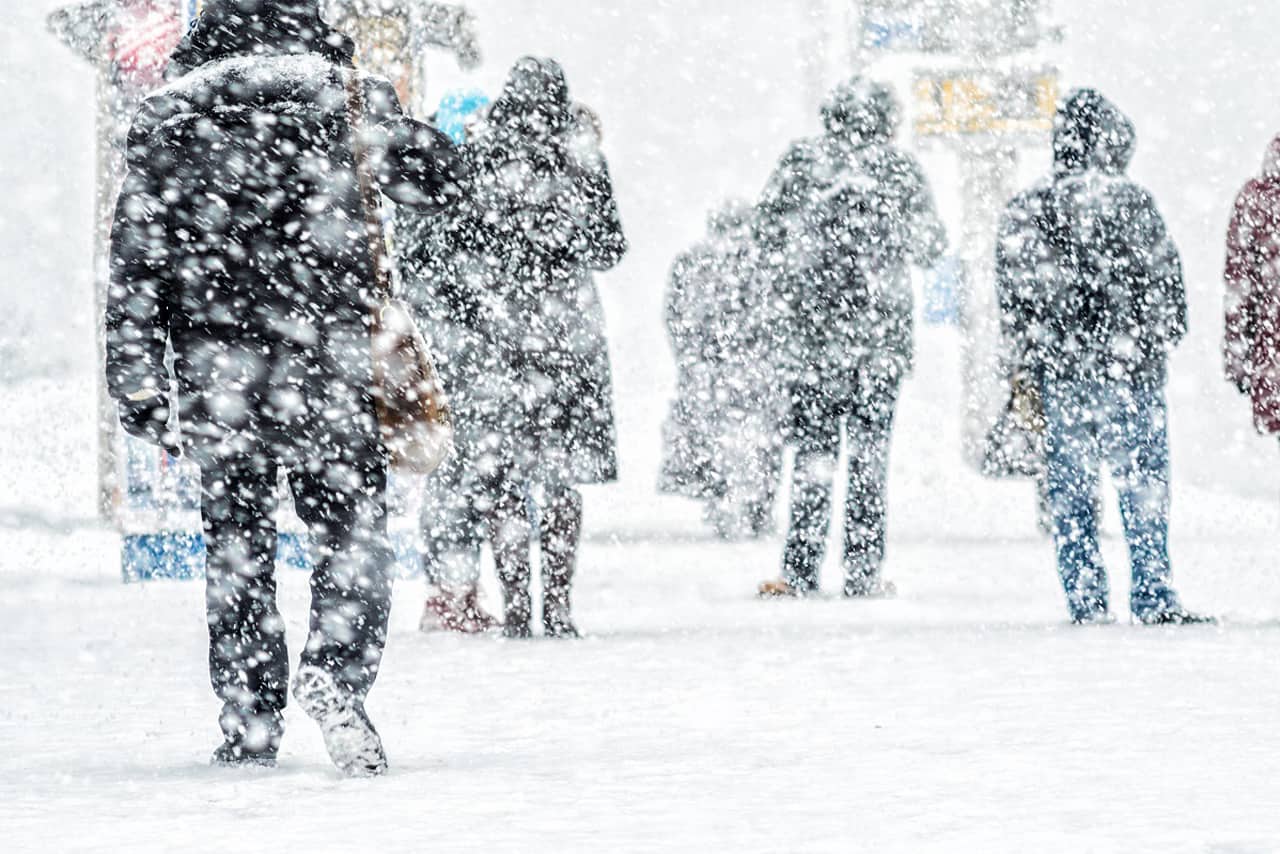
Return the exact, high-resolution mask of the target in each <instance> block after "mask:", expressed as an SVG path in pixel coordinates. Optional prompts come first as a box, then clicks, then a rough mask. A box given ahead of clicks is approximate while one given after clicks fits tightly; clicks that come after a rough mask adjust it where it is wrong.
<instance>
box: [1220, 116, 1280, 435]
mask: <svg viewBox="0 0 1280 854" xmlns="http://www.w3.org/2000/svg"><path fill="white" fill-rule="evenodd" d="M1226 283H1227V306H1226V314H1227V337H1226V363H1227V364H1226V367H1227V378H1228V379H1229V380H1230V381H1231V382H1233V383H1235V384H1236V386H1237V387H1238V388H1240V389H1241V390H1242V391H1245V392H1246V393H1248V394H1249V396H1250V397H1251V398H1252V400H1253V411H1254V418H1255V421H1256V422H1257V425H1258V429H1259V430H1261V431H1263V432H1267V433H1280V137H1277V138H1276V139H1275V141H1274V142H1272V143H1271V146H1270V147H1269V148H1268V149H1267V156H1266V160H1265V162H1264V163H1263V166H1262V174H1261V176H1259V177H1257V178H1254V179H1253V180H1251V181H1250V182H1249V183H1247V184H1245V186H1244V189H1243V190H1241V191H1240V195H1239V196H1238V197H1237V198H1236V204H1235V210H1234V212H1233V213H1232V216H1231V227H1230V230H1229V231H1228V232H1227V269H1226Z"/></svg>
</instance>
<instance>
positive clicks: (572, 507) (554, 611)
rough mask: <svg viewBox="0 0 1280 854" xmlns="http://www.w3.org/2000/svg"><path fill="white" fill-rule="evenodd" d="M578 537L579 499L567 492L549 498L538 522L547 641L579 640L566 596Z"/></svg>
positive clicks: (572, 570)
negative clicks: (540, 534) (548, 638)
mask: <svg viewBox="0 0 1280 854" xmlns="http://www.w3.org/2000/svg"><path fill="white" fill-rule="evenodd" d="M581 538H582V496H581V495H579V494H578V492H577V491H576V490H572V489H567V490H564V491H561V492H559V493H558V494H556V495H553V496H549V500H548V502H547V509H546V512H545V513H544V514H543V519H542V628H543V631H544V632H545V633H546V635H547V637H550V638H576V637H580V635H579V634H578V629H577V627H576V626H575V625H574V624H573V617H572V616H571V613H570V600H569V595H570V591H571V589H572V587H573V576H574V573H575V571H576V569H577V562H578V544H579V542H580V541H581Z"/></svg>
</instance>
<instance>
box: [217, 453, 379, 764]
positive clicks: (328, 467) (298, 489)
mask: <svg viewBox="0 0 1280 854" xmlns="http://www.w3.org/2000/svg"><path fill="white" fill-rule="evenodd" d="M279 467H280V464H279V463H277V461H276V460H275V459H274V458H273V456H272V455H271V454H270V453H269V452H266V451H263V452H261V453H255V454H246V455H242V456H235V457H230V458H223V459H219V460H217V461H216V462H208V463H206V464H205V465H204V466H203V468H202V486H203V502H202V505H203V506H202V510H203V516H204V534H205V544H206V547H207V549H208V562H207V569H206V573H207V592H206V604H207V608H208V618H209V673H210V678H211V680H212V683H213V690H214V691H215V693H217V695H218V697H219V698H220V699H221V700H222V702H223V711H222V717H221V724H222V729H223V732H224V733H225V735H226V738H227V741H228V742H230V743H232V744H236V745H240V746H242V747H243V748H244V749H246V750H249V751H253V752H262V751H271V750H274V748H275V747H276V745H278V743H279V738H280V732H281V725H280V720H281V711H282V710H283V709H284V707H285V702H286V696H287V691H288V682H289V663H288V658H287V651H286V649H285V639H284V621H283V620H282V619H281V617H280V612H279V610H278V608H277V605H276V582H275V556H276V505H277V501H276V483H277V473H278V469H279ZM286 471H287V474H288V476H289V484H290V488H291V491H292V493H293V498H294V506H295V508H296V510H297V513H298V516H299V518H300V519H302V521H303V522H305V523H306V525H307V527H308V529H309V531H310V534H311V540H312V555H313V558H314V559H315V568H314V571H313V572H312V575H311V628H310V633H309V634H308V637H307V644H306V647H305V649H304V650H303V653H302V659H301V661H302V664H303V665H304V666H305V665H315V666H318V667H321V668H323V669H324V670H326V671H328V672H329V673H331V674H333V676H334V677H335V679H336V680H337V681H338V683H339V684H340V685H343V686H345V687H346V688H347V689H349V690H350V691H351V692H352V693H353V694H354V695H355V696H356V697H358V698H360V699H363V698H364V696H365V694H366V693H367V692H368V691H369V688H370V687H371V686H372V684H373V681H374V678H375V677H376V676H377V672H378V665H379V662H380V660H381V658H382V650H383V646H384V645H385V643H386V635H387V620H388V617H389V615H390V609H391V579H390V572H389V568H390V566H391V564H392V561H393V556H392V552H391V549H390V546H389V544H388V541H387V518H386V486H387V472H386V463H385V461H384V460H383V459H382V458H381V457H380V455H376V454H369V455H366V456H365V457H363V458H355V457H349V458H347V459H343V460H335V461H324V462H320V461H316V462H313V463H304V464H298V465H290V466H287V467H286Z"/></svg>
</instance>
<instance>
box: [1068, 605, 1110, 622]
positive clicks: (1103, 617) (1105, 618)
mask: <svg viewBox="0 0 1280 854" xmlns="http://www.w3.org/2000/svg"><path fill="white" fill-rule="evenodd" d="M1071 623H1072V625H1075V626H1114V625H1115V624H1116V618H1115V615H1114V614H1112V613H1111V612H1110V611H1108V610H1107V609H1106V608H1103V609H1102V610H1101V611H1089V612H1087V613H1083V614H1077V615H1076V616H1074V617H1072V618H1071Z"/></svg>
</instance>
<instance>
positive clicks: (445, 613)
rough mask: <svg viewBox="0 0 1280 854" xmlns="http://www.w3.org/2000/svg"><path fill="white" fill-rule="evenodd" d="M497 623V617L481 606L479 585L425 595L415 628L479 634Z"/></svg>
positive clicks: (428, 630)
mask: <svg viewBox="0 0 1280 854" xmlns="http://www.w3.org/2000/svg"><path fill="white" fill-rule="evenodd" d="M499 625H500V623H499V622H498V619H497V618H496V617H494V616H493V615H492V614H490V613H488V612H487V611H485V609H484V607H483V606H481V604H480V591H479V589H478V588H476V587H470V588H467V589H466V590H463V591H449V590H443V591H439V592H437V593H436V594H435V595H433V596H428V597H427V601H426V604H425V605H424V606H423V609H422V619H421V620H420V621H419V622H418V629H419V631H422V632H428V633H430V632H457V633H459V634H464V635H478V634H482V633H484V632H487V631H489V630H491V629H495V628H497V627H498V626H499Z"/></svg>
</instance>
